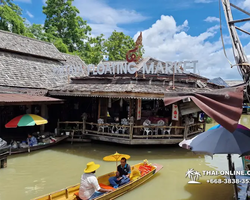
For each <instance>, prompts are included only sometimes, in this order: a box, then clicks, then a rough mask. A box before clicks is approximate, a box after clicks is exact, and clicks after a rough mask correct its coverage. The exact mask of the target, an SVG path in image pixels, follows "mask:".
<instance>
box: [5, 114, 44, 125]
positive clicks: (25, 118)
mask: <svg viewBox="0 0 250 200" xmlns="http://www.w3.org/2000/svg"><path fill="white" fill-rule="evenodd" d="M47 123H48V121H47V120H46V119H44V118H42V117H40V116H38V115H34V114H25V115H20V116H17V117H15V118H14V119H12V120H11V121H9V122H8V123H7V124H6V125H5V128H16V127H17V126H19V127H20V126H34V125H42V124H47Z"/></svg>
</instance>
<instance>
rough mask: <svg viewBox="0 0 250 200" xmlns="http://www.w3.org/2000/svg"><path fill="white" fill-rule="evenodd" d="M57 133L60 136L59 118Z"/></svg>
mask: <svg viewBox="0 0 250 200" xmlns="http://www.w3.org/2000/svg"><path fill="white" fill-rule="evenodd" d="M57 135H58V136H60V123H59V119H58V121H57Z"/></svg>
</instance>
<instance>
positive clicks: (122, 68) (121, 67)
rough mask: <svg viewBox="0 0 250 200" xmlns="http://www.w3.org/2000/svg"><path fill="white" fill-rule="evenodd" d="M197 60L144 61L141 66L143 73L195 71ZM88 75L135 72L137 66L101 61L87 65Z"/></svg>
mask: <svg viewBox="0 0 250 200" xmlns="http://www.w3.org/2000/svg"><path fill="white" fill-rule="evenodd" d="M197 63H198V61H197V60H196V61H184V62H165V63H163V62H158V63H155V62H152V63H151V64H150V65H147V64H146V63H144V64H143V66H142V72H143V74H158V73H160V74H173V73H188V72H189V71H188V69H189V70H190V69H191V70H193V73H196V64H197ZM87 69H88V72H87V73H88V75H89V74H90V73H91V72H92V73H93V75H102V74H128V73H129V74H135V73H136V71H138V67H137V65H136V63H135V62H130V63H128V64H127V63H107V64H106V63H101V64H99V65H97V66H95V65H88V68H87Z"/></svg>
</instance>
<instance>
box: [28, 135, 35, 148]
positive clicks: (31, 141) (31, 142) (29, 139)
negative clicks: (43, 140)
mask: <svg viewBox="0 0 250 200" xmlns="http://www.w3.org/2000/svg"><path fill="white" fill-rule="evenodd" d="M28 142H29V145H30V146H31V147H32V146H36V145H37V139H36V138H35V136H33V135H32V134H28Z"/></svg>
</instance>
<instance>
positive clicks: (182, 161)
mask: <svg viewBox="0 0 250 200" xmlns="http://www.w3.org/2000/svg"><path fill="white" fill-rule="evenodd" d="M249 121H250V118H249V117H248V116H243V118H242V119H241V123H242V124H243V125H245V126H247V125H248V124H249ZM212 125H214V124H211V125H208V126H207V128H210V127H211V126H212ZM116 151H118V152H119V153H126V154H130V155H131V159H129V164H131V165H133V164H136V163H138V162H142V160H144V159H148V160H149V162H151V163H160V164H163V165H164V168H163V169H162V170H161V171H160V173H159V174H157V175H156V176H155V177H153V178H152V179H151V180H150V181H148V182H146V183H144V184H143V186H141V187H138V188H137V189H135V190H134V191H131V192H129V193H127V194H126V195H124V196H122V197H119V199H121V200H122V199H124V200H125V199H135V198H136V199H144V200H152V199H157V200H166V199H168V200H201V199H202V200H214V199H215V197H216V200H225V199H227V200H230V199H232V196H233V190H232V185H225V184H224V185H223V184H209V183H207V182H206V180H207V179H209V178H211V177H208V176H202V177H201V178H200V179H199V181H201V182H202V184H200V185H190V184H187V182H188V181H189V179H188V178H185V174H186V172H187V170H188V169H190V168H193V169H195V170H196V171H199V172H202V171H203V170H215V169H216V170H227V169H228V164H227V157H226V155H214V157H213V158H211V157H209V156H203V155H195V154H193V153H192V152H190V151H188V150H185V149H182V148H180V147H179V146H178V145H170V146H146V147H141V146H139V147H138V146H137V147H135V146H124V145H113V144H112V145H111V144H106V143H104V144H102V143H100V144H96V143H95V144H93V143H92V144H73V145H71V144H63V145H60V146H56V147H54V148H52V149H48V150H42V151H38V152H32V153H30V154H24V155H17V156H13V157H10V158H9V159H8V167H7V168H6V169H2V170H0V177H1V178H0V199H1V200H10V199H20V200H25V199H31V198H34V197H37V196H40V195H43V194H46V193H49V192H52V191H55V190H59V189H61V188H64V187H67V186H69V185H73V184H76V183H78V182H79V181H80V175H81V174H82V173H83V170H84V168H85V165H86V163H87V162H89V161H94V162H96V163H99V164H101V167H100V169H99V170H98V171H97V176H98V175H101V174H104V173H107V172H110V171H111V170H115V163H113V162H104V161H103V160H102V158H103V157H104V156H106V155H109V154H112V153H115V152H116ZM233 160H234V162H235V165H236V166H235V167H236V169H237V170H241V169H242V163H241V159H240V158H239V156H238V155H234V156H233ZM213 178H215V177H213Z"/></svg>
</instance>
